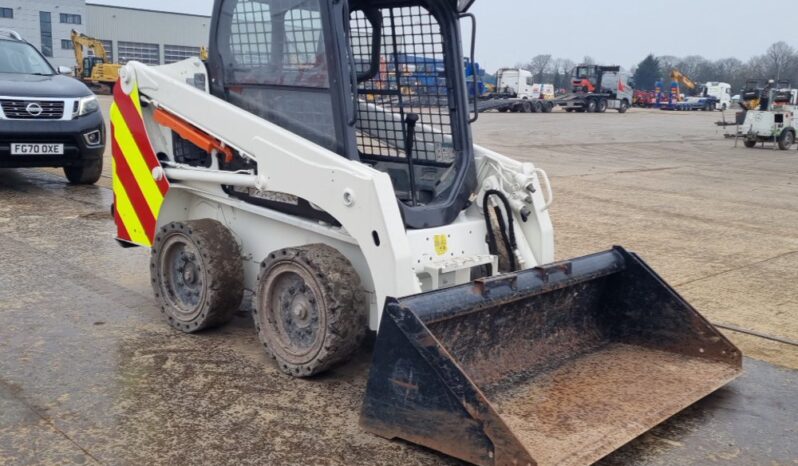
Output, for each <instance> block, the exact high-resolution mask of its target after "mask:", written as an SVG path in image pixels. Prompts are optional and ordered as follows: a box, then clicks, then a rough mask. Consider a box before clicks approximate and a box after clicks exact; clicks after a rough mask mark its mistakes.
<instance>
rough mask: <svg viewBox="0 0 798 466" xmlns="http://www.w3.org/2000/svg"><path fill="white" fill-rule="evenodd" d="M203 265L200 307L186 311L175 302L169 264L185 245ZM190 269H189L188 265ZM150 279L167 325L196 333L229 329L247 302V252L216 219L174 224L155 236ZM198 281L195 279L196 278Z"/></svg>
mask: <svg viewBox="0 0 798 466" xmlns="http://www.w3.org/2000/svg"><path fill="white" fill-rule="evenodd" d="M181 242H182V243H183V244H184V245H186V247H185V248H184V249H185V250H190V253H191V254H192V255H193V257H194V258H195V259H196V260H197V263H198V267H196V268H195V272H196V276H197V277H199V279H198V280H196V281H198V285H197V286H198V287H199V288H200V291H199V293H200V297H199V298H198V301H199V303H197V305H196V306H194V307H193V308H191V309H181V308H180V307H179V306H180V303H179V301H180V298H179V297H176V296H174V293H173V291H174V290H173V288H174V287H175V284H174V283H172V280H173V279H174V277H172V279H170V277H167V276H165V275H164V261H166V260H168V259H169V257H166V256H167V255H168V254H170V251H171V248H172V247H178V246H179V244H180V243H181ZM184 266H185V265H184ZM150 275H151V280H152V288H153V291H154V292H155V297H156V299H157V300H158V302H159V304H160V306H161V312H163V314H164V315H165V316H166V320H167V322H168V323H169V325H171V326H172V327H174V328H175V329H177V330H180V331H181V332H185V333H194V332H198V331H200V330H203V329H207V328H212V327H217V326H220V325H223V324H225V323H227V322H229V321H230V319H232V318H233V314H234V313H235V312H236V311H237V310H238V308H239V306H240V305H241V300H242V299H243V297H244V266H243V262H242V260H241V250H240V248H239V247H238V243H237V242H236V240H235V238H234V237H233V235H232V233H230V230H228V229H227V227H225V226H224V225H222V224H221V223H219V222H217V221H216V220H212V219H202V220H191V221H187V222H172V223H170V224H168V225H166V226H164V227H162V228H161V229H160V230H159V231H158V234H157V235H155V241H154V244H153V246H152V251H151V254H150ZM192 276H193V275H192Z"/></svg>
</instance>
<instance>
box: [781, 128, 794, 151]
mask: <svg viewBox="0 0 798 466" xmlns="http://www.w3.org/2000/svg"><path fill="white" fill-rule="evenodd" d="M793 144H795V133H793V132H792V131H790V130H787V131H784V132H782V133H781V136H779V149H781V150H790V147H792V145H793Z"/></svg>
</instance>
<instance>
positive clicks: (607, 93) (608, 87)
mask: <svg viewBox="0 0 798 466" xmlns="http://www.w3.org/2000/svg"><path fill="white" fill-rule="evenodd" d="M633 95H634V89H633V88H632V85H631V84H630V83H629V76H628V75H627V74H626V73H623V72H621V67H619V66H598V65H579V66H577V67H576V68H574V70H573V72H572V76H571V93H570V94H567V95H565V96H563V97H560V98H558V99H556V101H555V102H556V103H557V104H558V105H560V106H561V107H563V108H564V109H565V111H566V112H574V111H575V112H587V113H593V112H597V113H603V112H606V111H607V109H614V110H618V113H626V111H627V110H628V109H629V107H630V106H631V105H632V99H633Z"/></svg>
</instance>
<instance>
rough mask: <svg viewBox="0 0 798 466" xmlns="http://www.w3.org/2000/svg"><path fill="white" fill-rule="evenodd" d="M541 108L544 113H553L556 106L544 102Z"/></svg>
mask: <svg viewBox="0 0 798 466" xmlns="http://www.w3.org/2000/svg"><path fill="white" fill-rule="evenodd" d="M541 108H542V110H543V113H551V112H552V110H554V104H553V103H551V102H543V105H541Z"/></svg>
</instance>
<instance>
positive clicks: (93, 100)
mask: <svg viewBox="0 0 798 466" xmlns="http://www.w3.org/2000/svg"><path fill="white" fill-rule="evenodd" d="M99 109H100V103H99V102H98V101H97V97H95V96H93V95H90V96H88V97H83V98H82V99H80V100H79V101H78V111H77V112H76V113H75V117H82V116H83V115H88V114H89V113H94V112H96V111H97V110H99Z"/></svg>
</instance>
